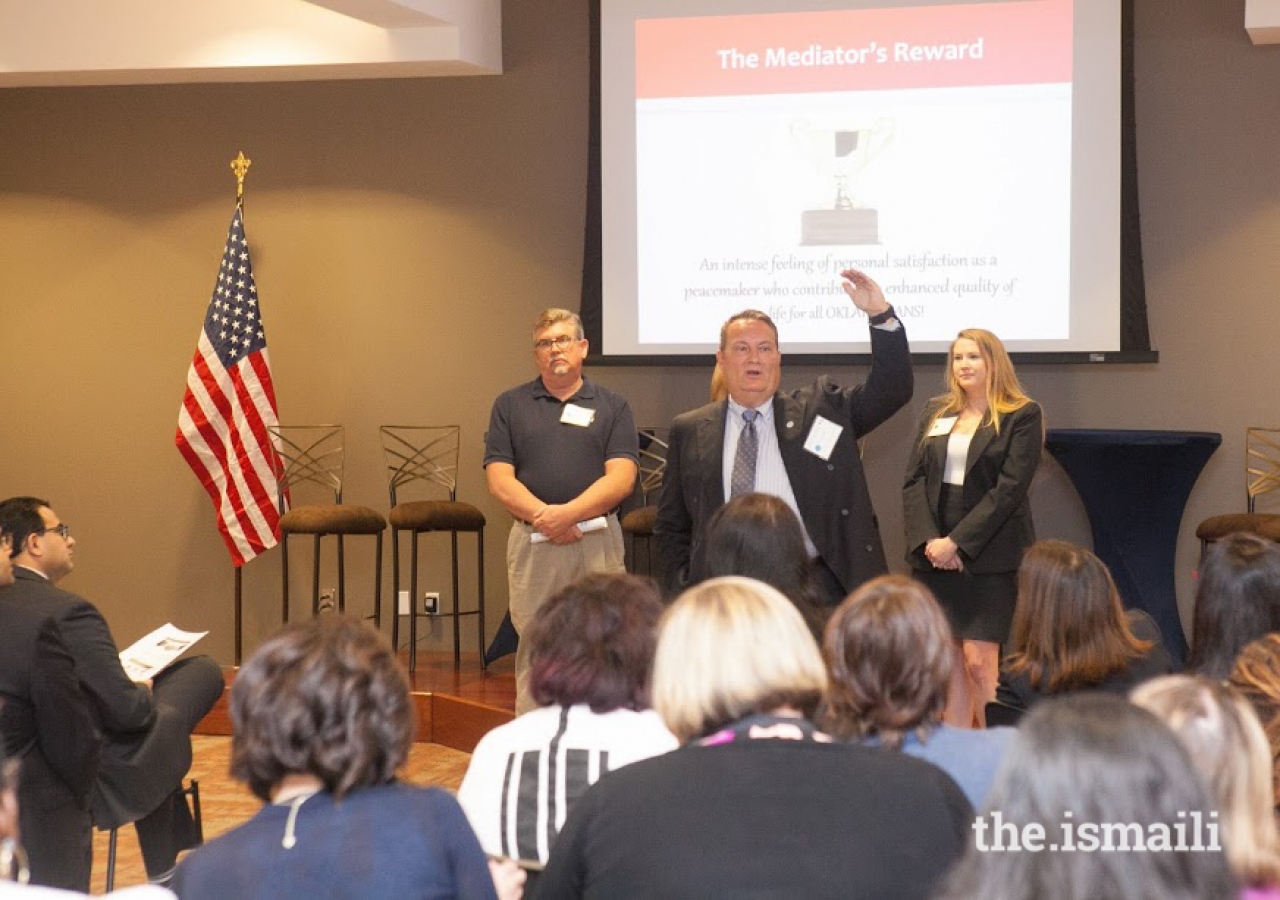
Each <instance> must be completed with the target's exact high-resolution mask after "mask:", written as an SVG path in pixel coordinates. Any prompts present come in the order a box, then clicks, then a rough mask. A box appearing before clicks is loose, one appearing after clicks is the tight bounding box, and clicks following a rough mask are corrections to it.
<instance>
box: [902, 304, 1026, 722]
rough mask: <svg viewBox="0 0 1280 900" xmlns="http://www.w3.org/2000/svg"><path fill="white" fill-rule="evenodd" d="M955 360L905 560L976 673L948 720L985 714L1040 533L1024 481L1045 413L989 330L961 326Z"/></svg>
mask: <svg viewBox="0 0 1280 900" xmlns="http://www.w3.org/2000/svg"><path fill="white" fill-rule="evenodd" d="M948 359H949V365H948V366H947V375H946V386H947V392H946V393H945V394H943V395H941V396H939V397H935V398H934V399H933V400H931V401H929V403H928V405H927V406H926V407H925V410H924V414H923V415H922V416H921V419H920V428H919V431H918V432H917V434H916V440H915V444H914V449H913V452H912V456H911V463H910V465H908V467H907V476H906V481H905V483H904V484H903V487H902V494H903V505H904V507H905V510H904V514H905V515H904V517H905V524H906V537H907V540H906V546H907V561H908V562H909V563H910V565H911V568H912V570H913V571H914V573H915V576H916V577H917V578H919V579H920V580H921V581H923V582H924V583H925V584H927V585H928V586H929V588H930V590H932V591H933V593H934V595H935V596H936V597H937V598H938V602H939V603H940V604H941V605H942V608H943V609H944V610H946V613H947V618H948V619H950V620H951V628H952V631H953V632H954V633H955V635H956V637H957V638H958V639H960V641H961V642H962V647H963V652H964V660H965V670H966V671H967V673H968V678H967V679H961V678H957V679H956V680H955V681H954V682H953V684H954V685H955V687H956V688H957V689H958V690H957V691H955V692H954V693H955V694H956V695H957V696H955V697H953V703H952V705H951V707H950V708H949V710H948V721H950V722H952V723H953V724H966V725H967V724H971V723H974V722H976V723H977V724H979V725H981V724H983V723H984V721H985V716H984V708H985V706H986V703H987V701H989V700H991V699H993V698H994V697H995V686H996V679H997V677H998V675H999V670H1000V644H1002V643H1003V642H1004V641H1005V640H1006V639H1007V638H1008V636H1009V624H1010V622H1011V621H1012V619H1013V607H1014V600H1015V598H1016V596H1017V571H1018V564H1019V563H1020V562H1021V561H1022V554H1023V552H1024V551H1025V550H1026V549H1027V548H1028V547H1030V546H1031V545H1032V544H1033V543H1035V530H1034V528H1033V527H1032V523H1031V504H1030V503H1029V502H1028V500H1027V491H1028V489H1029V488H1030V487H1031V479H1032V478H1033V477H1034V476H1035V473H1036V467H1037V466H1038V465H1039V463H1040V452H1041V448H1042V446H1043V444H1044V418H1043V416H1042V414H1041V412H1040V406H1039V404H1037V403H1036V402H1035V401H1033V400H1032V399H1031V398H1030V397H1028V396H1027V395H1026V393H1025V392H1024V391H1023V390H1022V385H1021V384H1019V383H1018V376H1017V375H1016V374H1015V373H1014V371H1013V363H1012V362H1010V360H1009V354H1008V353H1007V352H1006V351H1005V349H1004V345H1003V344H1002V343H1000V339H999V338H997V337H996V336H995V335H994V334H992V333H991V332H989V331H985V330H983V329H981V328H969V329H966V330H964V331H962V332H960V334H959V335H958V336H957V337H956V339H955V340H954V341H953V342H952V344H951V349H950V352H949V353H948ZM963 688H968V690H967V691H964V690H961V689H963ZM966 694H967V696H964V695H966Z"/></svg>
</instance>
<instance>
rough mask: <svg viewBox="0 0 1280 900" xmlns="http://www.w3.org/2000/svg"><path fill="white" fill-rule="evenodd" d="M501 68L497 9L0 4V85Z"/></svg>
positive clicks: (198, 1)
mask: <svg viewBox="0 0 1280 900" xmlns="http://www.w3.org/2000/svg"><path fill="white" fill-rule="evenodd" d="M501 71H502V10H501V0H239V2H236V0H232V2H230V3H224V2H214V0H106V2H104V0H37V2H33V0H0V87H15V86H34V85H84V84H170V83H179V82H225V81H303V80H317V79H341V78H395V77H421V76H433V75H494V74H499V73H500V72H501Z"/></svg>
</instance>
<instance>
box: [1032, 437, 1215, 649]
mask: <svg viewBox="0 0 1280 900" xmlns="http://www.w3.org/2000/svg"><path fill="white" fill-rule="evenodd" d="M1221 443H1222V435H1221V434H1218V433H1216V432H1209V431H1132V430H1110V429H1108V430H1100V429H1090V428H1052V429H1050V430H1049V432H1048V434H1047V435H1046V436H1045V447H1046V448H1047V449H1048V450H1049V452H1050V453H1052V454H1053V457H1054V459H1056V460H1057V461H1058V463H1059V464H1060V465H1061V466H1062V468H1063V469H1064V470H1065V471H1066V473H1067V475H1068V476H1070V478H1071V481H1072V483H1073V484H1074V485H1075V487H1076V490H1077V491H1078V492H1079V493H1080V499H1081V500H1083V501H1084V507H1085V510H1086V511H1087V512H1088V514H1089V526H1090V528H1091V529H1092V530H1093V549H1094V552H1095V553H1096V554H1098V557H1099V558H1100V559H1101V560H1102V561H1103V562H1104V563H1106V564H1107V567H1108V568H1109V569H1111V576H1112V578H1114V579H1115V582H1116V588H1117V589H1118V590H1119V591H1120V596H1121V598H1122V599H1123V600H1124V603H1125V606H1129V607H1136V608H1137V609H1141V610H1143V611H1144V612H1146V613H1148V614H1149V615H1150V616H1151V617H1152V618H1153V619H1155V620H1156V624H1158V625H1159V626H1160V633H1161V634H1162V635H1163V636H1164V643H1165V647H1166V648H1167V649H1168V651H1169V655H1170V656H1171V657H1173V663H1174V668H1175V669H1181V668H1182V664H1183V661H1184V660H1185V658H1186V653H1187V640H1186V636H1185V635H1184V634H1183V631H1182V621H1181V619H1179V617H1178V597H1177V590H1176V587H1175V579H1174V556H1175V554H1176V552H1177V544H1178V528H1179V526H1180V525H1181V523H1182V511H1183V508H1184V507H1185V506H1186V503H1187V498H1188V497H1189V496H1190V495H1191V489H1192V487H1194V486H1195V483H1196V479H1197V478H1198V477H1200V470H1201V469H1203V468H1204V464H1205V463H1206V462H1208V461H1209V457H1210V456H1212V455H1213V452H1214V451H1215V450H1217V449H1218V445H1219V444H1221Z"/></svg>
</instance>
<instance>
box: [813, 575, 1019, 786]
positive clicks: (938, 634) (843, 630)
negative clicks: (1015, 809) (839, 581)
mask: <svg viewBox="0 0 1280 900" xmlns="http://www.w3.org/2000/svg"><path fill="white" fill-rule="evenodd" d="M823 655H824V656H825V657H826V660H827V672H828V675H829V677H830V679H831V684H830V686H829V687H828V688H827V700H826V703H825V705H824V713H825V714H824V717H823V722H824V723H825V724H826V725H827V727H828V729H829V730H830V731H831V733H832V734H834V735H836V736H837V737H841V738H846V739H851V740H857V741H861V742H863V743H866V744H869V745H872V746H883V747H887V748H889V749H892V750H901V751H902V752H903V753H908V754H910V755H911V756H916V757H919V758H920V759H924V760H928V761H929V762H931V763H933V764H934V765H936V766H939V767H940V768H941V769H942V770H943V771H944V772H946V773H947V774H948V775H950V776H951V777H952V778H954V779H955V781H956V784H958V785H960V788H961V790H963V791H964V793H965V796H966V797H968V798H969V802H970V803H972V804H973V805H974V806H975V807H977V806H980V805H981V804H982V801H983V800H985V799H986V796H987V791H988V790H989V789H990V787H991V782H992V780H993V779H994V778H995V773H996V769H997V768H998V767H999V765H1000V760H1001V759H1003V758H1004V755H1005V752H1006V751H1007V750H1008V748H1009V744H1010V742H1011V741H1012V740H1013V736H1014V731H1013V729H1012V728H988V729H977V730H974V729H967V728H953V727H952V726H950V725H947V724H945V723H944V722H943V721H942V713H943V710H944V709H945V708H946V705H947V688H948V686H949V685H950V683H951V673H952V670H953V669H954V667H955V665H956V664H957V656H958V654H957V653H956V648H955V644H954V643H953V642H952V639H951V627H950V626H949V625H948V624H947V617H946V615H945V614H943V612H942V609H941V608H940V607H939V606H938V603H937V601H936V600H934V599H933V595H932V594H930V593H929V589H928V588H927V587H925V586H924V585H923V584H921V583H920V582H918V581H913V580H912V579H910V578H907V577H905V576H903V575H883V576H881V577H879V578H874V579H872V580H871V581H868V582H866V583H865V584H863V585H862V586H861V587H859V588H858V589H857V590H856V591H854V592H853V593H852V594H851V595H850V596H849V598H848V599H847V600H845V601H844V603H842V604H841V605H840V607H839V608H838V609H836V611H835V614H834V615H832V617H831V621H830V622H828V623H827V630H826V635H825V637H824V640H823Z"/></svg>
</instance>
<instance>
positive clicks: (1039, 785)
mask: <svg viewBox="0 0 1280 900" xmlns="http://www.w3.org/2000/svg"><path fill="white" fill-rule="evenodd" d="M1213 810H1214V802H1213V799H1212V798H1211V796H1210V793H1209V790H1208V788H1207V787H1206V786H1205V784H1204V781H1203V779H1202V778H1200V776H1199V773H1197V772H1196V770H1195V767H1194V766H1193V764H1192V762H1191V760H1190V759H1189V758H1188V756H1187V752H1186V750H1185V749H1183V747H1182V745H1181V744H1180V743H1179V742H1178V740H1177V738H1175V737H1174V736H1173V735H1172V734H1171V733H1170V732H1169V729H1168V728H1166V727H1165V726H1164V725H1163V724H1162V723H1161V722H1160V721H1159V720H1158V719H1157V718H1156V717H1155V716H1153V715H1151V713H1149V712H1147V711H1146V710H1143V709H1139V708H1137V707H1136V706H1133V705H1132V704H1130V703H1127V702H1126V701H1125V700H1124V699H1123V698H1122V697H1117V696H1112V695H1109V694H1102V693H1096V692H1095V693H1081V694H1075V695H1069V696H1063V697H1057V698H1054V699H1052V700H1047V701H1046V702H1044V703H1040V704H1037V706H1036V708H1035V709H1033V710H1032V711H1031V712H1030V714H1028V715H1027V717H1026V718H1025V719H1024V720H1023V721H1022V724H1021V725H1020V726H1019V728H1018V734H1017V737H1016V738H1014V741H1013V746H1012V747H1010V748H1009V754H1008V756H1007V757H1006V758H1005V762H1004V765H1002V766H1001V767H1000V772H999V774H998V775H997V776H996V783H995V785H994V786H993V787H992V789H991V794H990V796H989V797H988V798H987V802H986V804H985V805H984V806H983V808H982V810H981V811H980V812H979V814H978V816H977V819H976V820H975V823H974V825H975V828H974V832H973V839H972V842H971V843H970V846H969V849H968V851H967V852H966V853H965V856H964V859H963V860H962V861H961V862H960V864H959V865H958V866H956V868H955V870H954V871H953V872H952V873H951V875H950V876H949V877H948V878H947V881H946V884H945V886H944V887H943V890H942V891H941V893H940V894H939V895H938V897H939V898H940V900H973V898H977V897H999V898H1000V900H1043V898H1046V897H1052V898H1054V900H1202V898H1207V897H1218V898H1228V897H1234V896H1236V889H1235V884H1234V879H1233V878H1232V875H1231V870H1230V868H1229V866H1228V864H1227V860H1226V857H1225V855H1224V854H1223V853H1222V852H1221V851H1220V850H1214V849H1213V847H1212V836H1211V835H1210V833H1209V832H1208V828H1207V827H1205V828H1202V829H1201V830H1200V831H1199V832H1197V831H1196V825H1195V821H1196V818H1198V819H1199V821H1200V822H1203V823H1208V822H1210V821H1211V819H1210V814H1211V813H1212V811H1213ZM1117 824H1123V825H1125V826H1128V827H1127V828H1126V829H1125V830H1124V831H1122V832H1119V833H1117V832H1116V831H1115V830H1114V829H1115V826H1116V825H1117ZM1135 827H1136V828H1137V829H1140V830H1141V834H1142V838H1143V840H1144V842H1150V843H1146V844H1144V846H1146V847H1147V850H1148V852H1107V851H1104V850H1102V849H1101V848H1102V847H1103V846H1104V844H1103V841H1104V840H1106V836H1107V835H1111V838H1110V840H1111V841H1112V845H1113V847H1119V846H1122V843H1121V842H1123V841H1127V842H1128V846H1130V847H1134V846H1136V845H1137V840H1136V837H1135V836H1134V835H1133V834H1132V832H1133V830H1134V828H1135ZM1178 829H1182V832H1181V833H1182V834H1183V835H1184V836H1185V840H1184V841H1181V842H1180V838H1179V835H1180V832H1179V830H1178ZM1161 834H1163V841H1164V843H1163V845H1160V844H1158V843H1157V842H1158V841H1160V840H1161V837H1160V835H1161ZM1197 834H1198V836H1199V839H1200V841H1201V844H1202V845H1203V846H1205V847H1206V849H1191V848H1192V847H1195V841H1196V839H1197ZM1015 838H1016V839H1017V840H1018V841H1019V844H1018V847H1019V849H1011V847H1012V846H1013V841H1014V839H1015ZM1028 839H1029V840H1035V841H1039V842H1040V846H1041V848H1042V851H1041V852H1034V851H1030V850H1028V849H1027V847H1026V845H1025V844H1024V843H1022V842H1023V841H1025V840H1028ZM1050 847H1052V848H1054V849H1053V850H1052V851H1050V850H1049V848H1050ZM1069 848H1075V849H1074V850H1072V849H1069Z"/></svg>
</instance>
